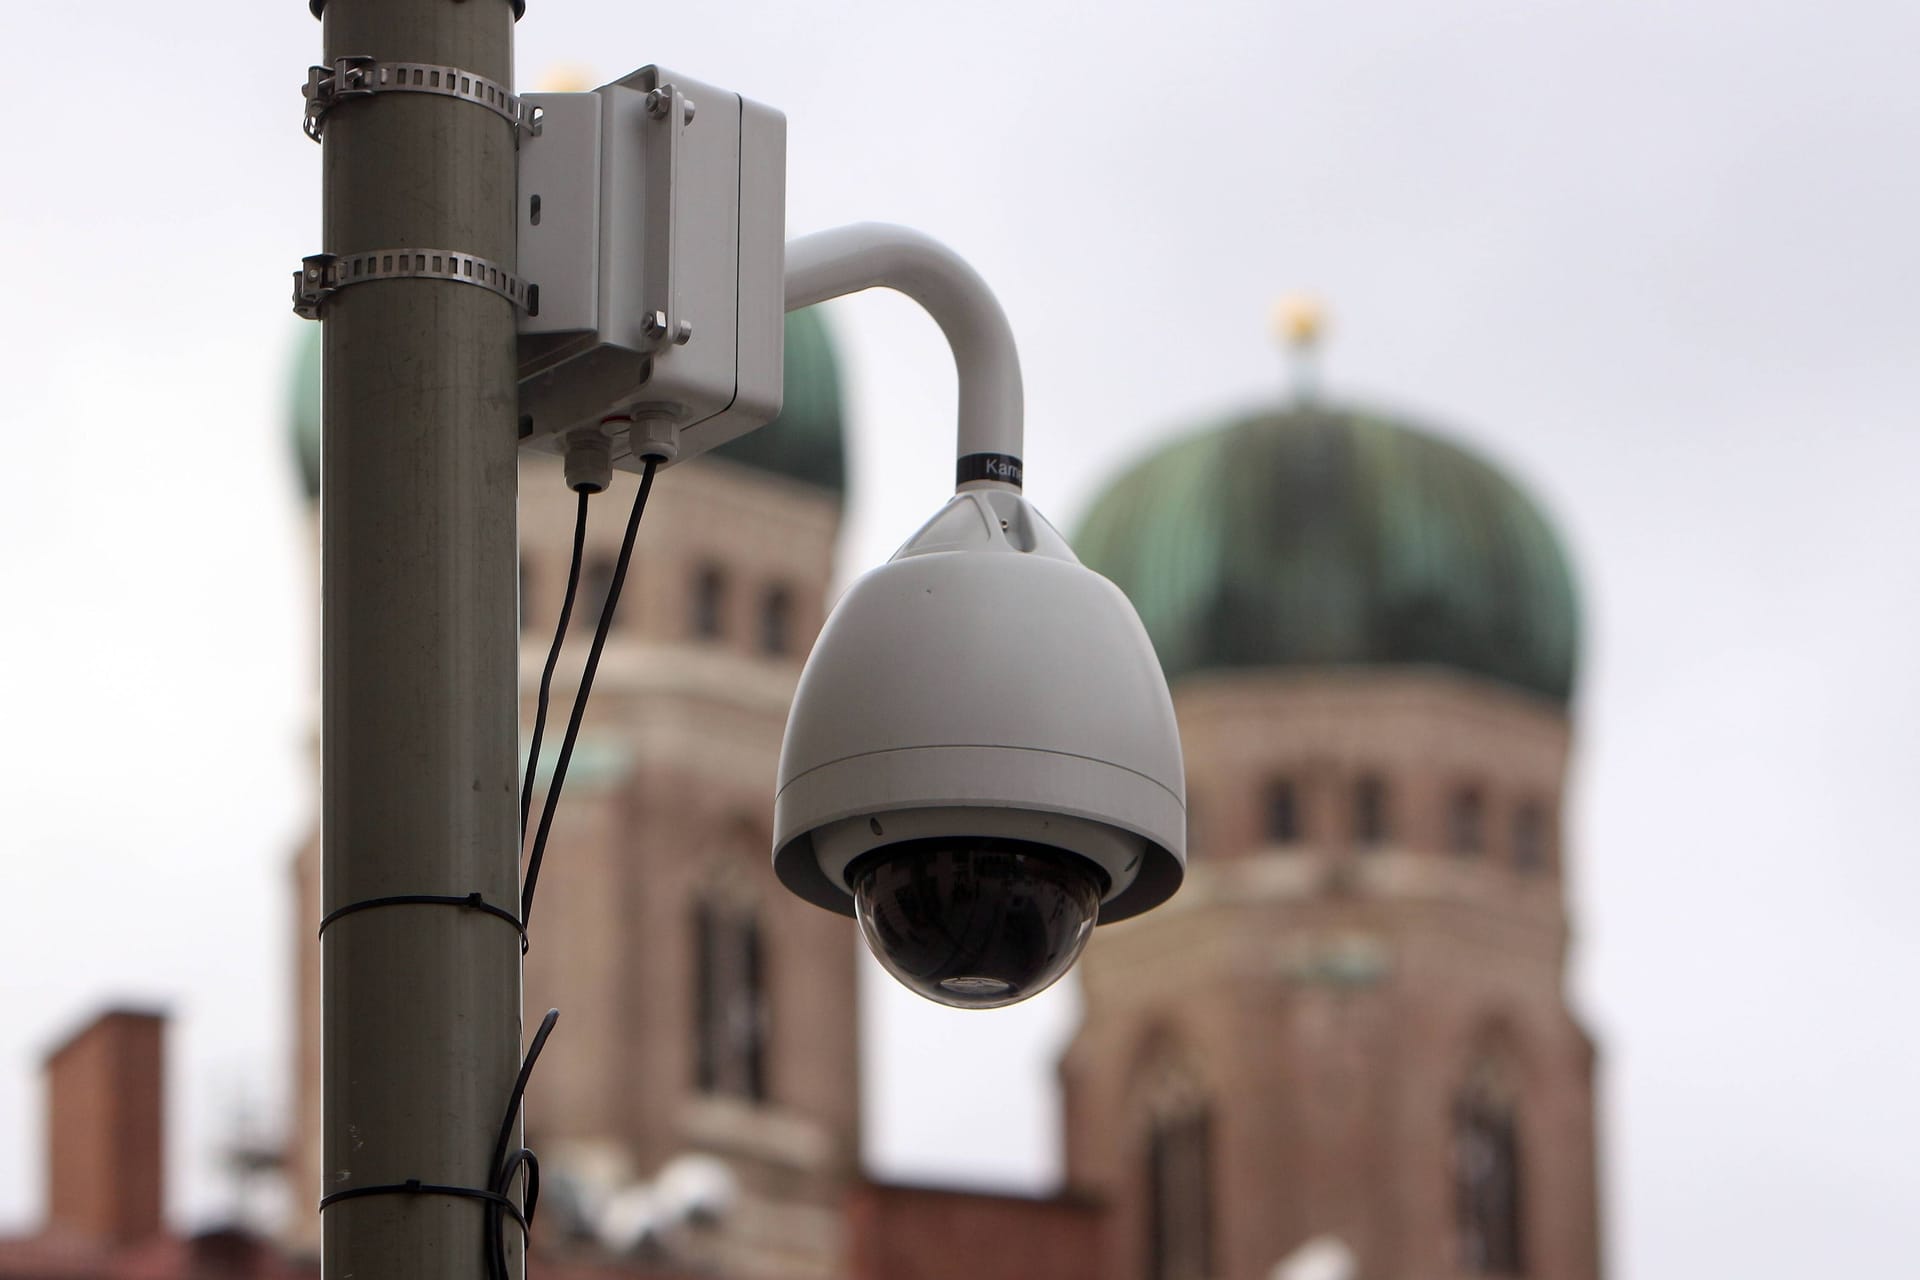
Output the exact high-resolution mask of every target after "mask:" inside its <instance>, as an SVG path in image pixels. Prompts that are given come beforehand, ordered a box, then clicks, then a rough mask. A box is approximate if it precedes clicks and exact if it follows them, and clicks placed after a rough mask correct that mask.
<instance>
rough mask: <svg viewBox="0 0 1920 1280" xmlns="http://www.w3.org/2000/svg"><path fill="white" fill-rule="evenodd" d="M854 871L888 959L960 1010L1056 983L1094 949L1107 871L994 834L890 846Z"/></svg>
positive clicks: (856, 893) (877, 945)
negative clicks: (1088, 947) (1089, 945)
mask: <svg viewBox="0 0 1920 1280" xmlns="http://www.w3.org/2000/svg"><path fill="white" fill-rule="evenodd" d="M847 879H848V881H849V882H850V883H851V884H852V885H853V897H854V907H855V911H856V913H857V914H858V915H859V917H860V929H861V931H862V932H863V933H865V934H866V935H867V945H868V946H869V947H870V948H872V949H873V954H874V955H875V956H876V957H877V958H878V959H879V961H880V964H881V965H882V967H884V968H885V969H886V971H887V972H888V973H891V974H892V975H893V976H894V977H896V978H898V979H899V980H900V981H901V982H902V983H904V984H906V985H907V986H908V987H910V988H912V989H913V990H914V991H917V992H919V993H920V994H921V995H923V996H925V997H926V998H927V999H929V1000H933V1001H936V1002H938V1003H940V1004H945V1005H952V1006H953V1007H954V1008H956V1009H997V1008H999V1007H1000V1006H1001V1005H1008V1004H1014V1003H1017V1002H1018V1001H1021V1000H1025V999H1026V998H1027V997H1029V996H1032V995H1036V994H1038V993H1039V992H1041V991H1044V990H1046V989H1047V988H1048V987H1050V986H1052V985H1053V983H1054V981H1055V980H1056V979H1058V978H1059V977H1060V975H1061V974H1063V973H1065V972H1066V971H1067V970H1068V969H1070V968H1072V967H1073V962H1074V961H1075V960H1077V959H1078V958H1079V956H1080V952H1081V951H1083V950H1084V949H1085V948H1086V945H1087V938H1088V936H1089V935H1090V934H1092V932H1093V923H1094V919H1095V917H1096V916H1097V915H1098V914H1099V911H1100V898H1101V896H1102V895H1103V894H1104V892H1105V881H1106V877H1105V874H1104V873H1103V872H1102V871H1101V870H1100V869H1099V868H1098V867H1097V866H1095V865H1094V864H1093V863H1092V862H1089V861H1087V860H1085V859H1083V858H1080V857H1077V856H1075V855H1074V854H1070V853H1065V852H1063V851H1061V850H1059V849H1055V848H1052V847H1050V846H1047V845H1039V844H1029V843H1027V842H1026V841H1023V840H989V839H955V840H913V841H908V842H905V843H902V844H896V845H889V846H887V847H886V848H884V849H876V850H874V851H873V852H872V853H869V854H867V855H865V856H864V857H862V858H861V859H860V860H859V861H858V862H856V863H854V864H853V867H852V868H851V869H850V871H849V873H848V876H847Z"/></svg>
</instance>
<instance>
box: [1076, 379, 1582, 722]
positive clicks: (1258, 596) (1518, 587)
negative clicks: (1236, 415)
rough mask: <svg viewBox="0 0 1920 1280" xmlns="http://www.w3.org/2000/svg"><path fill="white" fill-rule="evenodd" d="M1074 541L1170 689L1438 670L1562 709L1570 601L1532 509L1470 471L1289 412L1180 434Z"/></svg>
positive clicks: (1427, 443)
mask: <svg viewBox="0 0 1920 1280" xmlns="http://www.w3.org/2000/svg"><path fill="white" fill-rule="evenodd" d="M1074 546H1075V548H1076V549H1077V550H1078V551H1079V553H1080V557H1081V559H1082V560H1083V561H1085V563H1086V564H1087V565H1089V566H1090V567H1092V568H1093V569H1095V570H1097V571H1098V572H1100V573H1102V574H1105V575H1106V576H1107V577H1108V578H1111V579H1112V580H1113V581H1114V582H1115V583H1117V584H1118V585H1119V586H1120V587H1121V589H1122V590H1124V591H1125V592H1126V593H1127V595H1128V596H1129V597H1131V598H1132V600H1133V602H1134V605H1135V607H1136V608H1137V609H1138V610H1139V611H1140V617H1141V620H1142V621H1143V622H1144V623H1145V624H1146V627H1147V632H1148V634H1149V635H1151V636H1152V638H1153V643H1154V647H1155V649H1156V650H1158V652H1159V654H1160V661H1161V663H1162V665H1163V666H1164V667H1165V668H1166V671H1167V676H1168V678H1169V679H1177V678H1178V677H1180V676H1182V675H1187V674H1190V673H1193V672H1198V671H1205V670H1212V669H1218V668H1247V667H1285V666H1301V665H1320V666H1350V665H1390V666H1423V665H1430V666H1444V667H1451V668H1454V669H1456V670H1460V671H1465V672H1468V673H1471V674H1474V675H1479V676H1485V677H1488V678H1490V679H1494V680H1498V681H1501V682H1504V683H1506V684H1509V685H1514V686H1517V687H1519V688H1521V689H1525V690H1528V691H1531V692H1533V693H1537V694H1542V695H1544V696H1546V697H1548V698H1551V699H1554V700H1555V701H1558V702H1561V703H1564V702H1566V701H1567V700H1568V699H1569V698H1570V697H1571V695H1572V691H1573V685H1574V673H1575V666H1576V661H1577V657H1578V653H1577V651H1578V647H1579V630H1580V626H1579V606H1578V602H1577V598H1576V594H1575V589H1574V580H1573V574H1572V571H1571V570H1570V568H1569V567H1568V564H1567V559H1566V555H1565V553H1564V551H1563V550H1562V548H1561V545H1560V541H1559V539H1558V537H1557V536H1556V535H1555V533H1554V531H1553V528H1552V526H1550V525H1549V524H1548V523H1547V520H1546V518H1545V517H1544V516H1543V515H1542V514H1541V512H1540V510H1539V508H1537V507H1536V506H1535V505H1534V503H1533V502H1532V501H1531V500H1530V499H1529V498H1528V497H1527V495H1526V494H1525V493H1523V492H1522V491H1521V490H1520V489H1519V487H1518V486H1516V485H1515V484H1514V483H1513V482H1512V481H1511V480H1509V479H1508V478H1507V477H1506V476H1505V475H1503V474H1502V473H1501V472H1500V471H1499V470H1498V469H1496V468H1495V467H1494V466H1493V465H1492V464H1490V463H1488V462H1487V461H1486V460H1484V459H1482V458H1480V457H1479V456H1477V455H1475V454H1473V453H1471V452H1469V451H1468V450H1466V449H1464V448H1462V447H1460V446H1459V445H1456V444H1453V443H1450V442H1448V441H1446V440H1443V439H1441V438H1439V437H1438V436H1435V435H1433V434H1431V433H1429V432H1426V431H1423V430H1420V429H1418V428H1415V427H1411V426H1408V425H1405V424H1402V423H1399V422H1396V421H1393V420H1390V419H1388V418H1385V417H1383V416H1380V415H1376V414H1372V413H1368V412H1365V411H1362V410H1355V409H1350V408H1342V407H1336V406H1328V405H1319V404H1313V403H1299V404H1295V405H1291V406H1287V407H1284V408H1280V409H1276V410H1272V411H1268V412H1264V413H1256V414H1253V415H1251V416H1248V417H1244V418H1241V419H1237V420H1235V421H1232V422H1229V423H1227V424H1226V425H1224V426H1220V427H1217V428H1215V429H1213V430H1210V431H1203V432H1200V433H1198V434H1195V435H1191V436H1188V437H1186V438H1183V439H1181V440H1179V441H1177V442H1175V443H1174V444H1172V445H1169V446H1167V447H1166V448H1164V449H1162V450H1160V451H1159V452H1158V453H1156V454H1154V455H1152V456H1150V457H1149V458H1147V459H1146V460H1145V461H1143V462H1141V463H1139V464H1137V465H1136V466H1134V467H1133V468H1132V469H1131V470H1129V471H1128V472H1126V473H1125V474H1124V475H1122V476H1121V477H1120V479H1119V480H1117V481H1116V482H1115V483H1114V484H1113V485H1111V486H1110V487H1109V488H1108V489H1107V491H1106V492H1105V493H1104V494H1103V495H1102V496H1101V497H1100V498H1099V499H1098V501H1097V502H1096V503H1095V505H1094V507H1093V509H1092V511H1091V512H1090V513H1089V515H1088V516H1087V518H1086V520H1085V521H1084V523H1083V524H1082V525H1081V527H1080V531H1079V536H1078V537H1077V538H1075V540H1074Z"/></svg>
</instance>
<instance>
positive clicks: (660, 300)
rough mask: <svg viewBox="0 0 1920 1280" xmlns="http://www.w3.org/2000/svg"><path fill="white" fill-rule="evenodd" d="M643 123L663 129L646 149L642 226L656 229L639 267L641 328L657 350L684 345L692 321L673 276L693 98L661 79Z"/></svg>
mask: <svg viewBox="0 0 1920 1280" xmlns="http://www.w3.org/2000/svg"><path fill="white" fill-rule="evenodd" d="M645 102H646V123H645V124H644V125H643V126H642V127H643V128H648V129H656V130H659V131H660V132H661V134H662V140H661V143H660V144H659V145H655V146H651V147H648V148H647V151H646V211H645V214H644V215H643V216H644V217H645V218H646V225H647V226H649V227H651V228H653V229H654V231H655V234H654V235H652V236H649V237H648V239H647V247H646V255H645V264H644V266H643V268H642V272H641V276H640V279H641V280H642V282H643V284H642V289H643V294H642V302H643V306H642V311H641V314H642V317H643V319H642V321H641V331H642V334H643V336H644V338H645V341H646V342H647V344H648V348H649V349H650V350H653V351H659V350H662V349H663V348H665V347H666V346H667V345H668V344H669V343H671V344H675V345H680V344H684V343H685V342H686V341H687V340H688V339H689V338H691V337H693V323H692V321H690V320H689V319H688V318H687V317H686V316H685V315H683V314H682V311H683V309H684V303H683V301H682V298H681V292H682V290H681V289H680V288H679V287H678V286H679V283H680V282H679V281H678V280H676V279H675V278H674V263H675V261H676V259H675V257H674V254H675V252H676V251H677V250H678V248H679V243H680V238H681V234H682V233H681V227H680V221H681V215H682V213H683V212H685V213H687V214H688V216H692V211H691V210H684V211H683V209H682V207H681V206H682V205H683V204H684V203H685V200H686V197H685V193H684V192H682V190H681V183H680V164H681V153H682V151H683V150H684V149H685V146H686V143H685V131H686V127H687V126H688V125H689V124H691V123H692V122H693V114H694V103H693V100H692V99H691V98H689V97H687V95H686V94H685V93H683V92H681V91H680V90H679V89H677V88H675V87H674V86H673V85H671V84H666V83H662V84H661V85H660V86H659V87H657V88H655V89H651V90H649V91H648V93H647V96H646V99H645Z"/></svg>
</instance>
